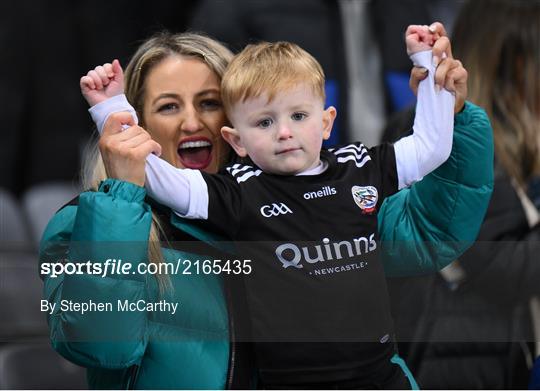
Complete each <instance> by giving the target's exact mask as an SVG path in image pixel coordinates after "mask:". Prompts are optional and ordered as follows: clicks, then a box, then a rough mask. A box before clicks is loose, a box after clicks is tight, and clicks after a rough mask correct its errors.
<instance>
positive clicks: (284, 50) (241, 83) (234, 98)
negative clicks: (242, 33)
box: [221, 42, 325, 114]
mask: <svg viewBox="0 0 540 391" xmlns="http://www.w3.org/2000/svg"><path fill="white" fill-rule="evenodd" d="M300 83H306V84H307V85H308V86H309V87H311V88H312V90H313V93H314V94H316V95H318V96H319V97H320V98H321V99H322V102H323V103H324V101H325V92H324V72H323V70H322V67H321V65H320V64H319V62H318V61H317V60H315V58H313V56H312V55H311V54H309V53H308V52H306V51H305V50H304V49H302V48H301V47H299V46H298V45H296V44H294V43H290V42H275V43H270V42H261V43H258V44H255V45H248V46H246V48H245V49H244V50H242V51H241V52H240V53H238V54H237V55H236V56H235V57H234V58H233V60H232V61H231V63H230V64H229V67H228V68H227V70H226V71H225V74H224V75H223V79H222V80H221V97H222V101H223V106H224V108H225V111H226V112H227V114H229V113H230V109H231V108H232V106H234V105H235V104H236V103H238V102H245V101H246V99H250V98H257V97H259V96H261V95H262V94H267V95H268V101H269V102H270V101H272V100H273V99H274V98H275V96H276V94H277V93H278V92H280V91H286V90H288V89H290V88H291V87H294V86H296V85H298V84H300Z"/></svg>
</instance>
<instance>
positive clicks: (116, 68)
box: [80, 60, 124, 106]
mask: <svg viewBox="0 0 540 391" xmlns="http://www.w3.org/2000/svg"><path fill="white" fill-rule="evenodd" d="M80 86H81V92H82V94H83V96H84V98H85V99H86V101H87V102H88V104H89V105H90V106H95V105H97V104H98V103H101V102H103V101H104V100H107V99H108V98H111V97H113V96H116V95H120V94H123V93H124V72H123V71H122V67H121V66H120V62H119V61H118V60H114V61H113V62H112V64H109V63H107V64H103V65H99V66H97V67H96V68H95V69H93V70H91V71H89V72H88V74H87V75H86V76H83V77H81V81H80Z"/></svg>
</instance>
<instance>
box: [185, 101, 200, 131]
mask: <svg viewBox="0 0 540 391" xmlns="http://www.w3.org/2000/svg"><path fill="white" fill-rule="evenodd" d="M181 121H182V122H181V124H180V128H181V130H183V131H184V132H190V133H193V132H198V131H199V130H201V129H202V122H201V119H200V116H199V113H198V112H197V110H195V108H194V107H185V108H184V112H183V116H182V120H181Z"/></svg>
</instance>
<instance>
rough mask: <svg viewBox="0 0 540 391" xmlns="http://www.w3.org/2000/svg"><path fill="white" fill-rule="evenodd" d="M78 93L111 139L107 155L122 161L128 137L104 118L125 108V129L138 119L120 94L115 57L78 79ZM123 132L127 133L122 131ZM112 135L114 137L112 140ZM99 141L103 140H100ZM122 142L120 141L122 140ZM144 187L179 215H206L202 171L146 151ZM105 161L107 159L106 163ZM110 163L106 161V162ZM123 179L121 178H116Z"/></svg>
mask: <svg viewBox="0 0 540 391" xmlns="http://www.w3.org/2000/svg"><path fill="white" fill-rule="evenodd" d="M80 86H81V93H82V94H83V96H84V97H85V99H86V101H87V102H88V104H89V105H91V106H92V107H90V109H89V112H90V115H91V116H92V119H93V120H94V122H95V123H96V126H97V128H98V132H99V133H100V135H102V138H103V137H108V138H109V140H112V142H106V143H103V142H102V143H100V145H103V144H105V145H106V146H105V148H108V149H109V150H110V151H109V153H108V157H109V159H106V160H114V162H113V164H114V163H116V164H117V165H118V166H126V163H125V162H124V161H125V160H128V159H125V157H126V155H129V152H128V151H126V147H127V144H128V143H129V141H128V140H122V139H121V138H122V135H121V134H119V133H121V131H119V129H116V128H117V127H118V126H120V125H119V124H118V123H116V122H117V121H114V120H112V121H108V120H109V117H110V116H111V114H114V113H120V112H128V113H130V114H131V116H132V117H133V121H130V123H129V124H127V123H126V124H124V125H121V126H122V127H123V128H124V129H123V130H129V129H130V126H129V125H136V124H137V123H138V118H137V114H136V112H135V109H134V108H133V107H132V106H131V104H130V103H129V102H128V100H127V98H126V96H125V95H124V94H123V92H124V91H123V89H124V76H123V72H122V67H121V66H120V63H119V62H118V60H114V61H113V63H112V64H104V65H102V66H98V67H96V68H95V69H94V70H91V71H89V72H88V74H87V75H86V76H83V77H82V78H81V81H80ZM126 135H127V134H126ZM113 138H114V140H113ZM102 141H103V140H102ZM123 142H125V143H124V145H125V146H126V147H124V145H122V143H123ZM145 163H146V164H145V187H146V190H147V193H148V194H149V195H150V196H151V197H152V198H154V199H155V200H156V201H158V202H159V203H160V204H162V205H165V206H168V207H170V208H171V209H172V210H173V211H174V212H175V213H177V214H178V215H180V216H181V217H189V218H206V215H205V212H207V210H208V208H207V205H208V192H207V187H206V183H205V182H204V180H203V178H202V175H201V174H200V172H199V171H197V170H189V169H178V168H176V167H174V166H172V165H171V164H170V163H168V162H166V161H165V160H163V159H160V158H158V157H157V156H156V155H154V154H152V153H150V154H148V156H146V162H145ZM106 164H107V163H106ZM110 164H111V163H109V165H110ZM118 179H123V178H118Z"/></svg>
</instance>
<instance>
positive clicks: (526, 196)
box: [394, 0, 540, 389]
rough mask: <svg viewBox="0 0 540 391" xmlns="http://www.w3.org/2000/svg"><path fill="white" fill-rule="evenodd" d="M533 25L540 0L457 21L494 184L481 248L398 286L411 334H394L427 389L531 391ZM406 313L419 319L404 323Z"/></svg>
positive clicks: (539, 267) (536, 236)
mask: <svg viewBox="0 0 540 391" xmlns="http://www.w3.org/2000/svg"><path fill="white" fill-rule="evenodd" d="M480 18H481V20H482V21H483V22H482V23H480V24H479V23H478V20H479V19H480ZM539 21H540V2H538V1H513V0H475V1H472V0H471V1H467V2H465V3H464V5H463V8H462V10H461V12H460V14H459V16H458V18H457V19H456V25H455V27H454V53H456V55H458V56H459V58H460V59H461V60H462V61H463V64H464V65H465V66H466V68H467V70H468V71H469V92H470V97H471V100H472V101H473V102H475V103H476V104H479V105H481V106H482V107H484V108H485V109H486V111H487V113H488V115H489V117H490V118H491V121H492V124H493V133H494V141H495V186H494V191H493V196H492V198H491V202H490V204H489V207H488V211H487V214H486V217H485V219H484V222H483V223H482V227H481V229H480V233H479V236H478V242H477V243H476V244H475V245H474V246H473V247H472V248H471V249H470V250H469V251H467V252H466V253H465V254H463V255H462V256H461V257H459V260H458V261H457V262H456V263H454V264H452V267H451V268H450V269H448V270H447V272H445V273H441V274H440V275H438V276H433V277H430V278H427V279H424V280H415V281H408V282H407V283H405V282H403V281H401V282H399V286H400V287H401V289H398V290H397V291H396V295H395V297H394V298H395V300H394V302H395V303H397V304H398V305H399V307H400V312H402V313H403V318H404V319H403V322H404V323H410V324H411V325H412V327H411V329H412V330H406V329H402V330H398V335H399V331H402V340H403V341H411V340H412V343H411V344H410V346H409V355H408V359H407V362H408V363H409V364H410V366H411V369H412V370H413V372H414V373H415V375H416V376H417V380H418V382H419V384H420V385H421V386H422V387H425V388H433V389H436V388H441V387H442V388H450V389H452V388H454V389H460V388H469V389H472V388H474V389H476V388H477V389H499V388H506V389H508V388H518V389H519V388H527V383H528V372H529V369H530V367H531V363H532V360H534V358H535V357H538V355H539V351H538V350H536V352H535V351H534V349H533V346H532V344H531V342H532V341H535V340H536V341H538V334H537V335H536V338H535V336H534V334H533V331H532V328H533V322H532V320H531V317H532V314H533V313H534V311H531V310H530V302H531V299H532V298H533V297H535V296H536V297H538V296H540V283H539V282H540V263H539V262H538V253H539V252H540V225H539V209H538V208H539V206H538V205H540V204H539V201H540V192H539V191H538V188H535V183H537V181H538V178H539V177H540V22H539ZM486 42H489V44H486ZM535 189H536V190H535ZM535 204H536V205H537V206H536V207H535V206H534V205H535ZM396 285H398V284H397V283H396ZM415 286H416V290H415V289H414V287H415ZM396 287H397V286H396ZM426 292H429V294H426ZM422 304H423V306H422ZM412 307H415V308H419V307H421V310H420V312H421V313H420V314H418V316H417V317H416V318H415V317H409V319H408V322H407V320H406V318H408V316H407V313H409V314H410V313H411V312H410V309H411V308H412ZM539 321H540V319H537V320H536V324H537V326H536V327H537V328H538V322H539ZM454 325H455V326H457V325H460V327H454ZM405 333H406V334H405ZM537 333H538V331H537ZM407 334H408V335H407ZM409 338H410V339H409ZM425 341H427V342H428V343H423V342H425ZM537 343H538V342H537ZM537 349H538V348H537ZM457 373H459V374H460V376H456V374H457Z"/></svg>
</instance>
